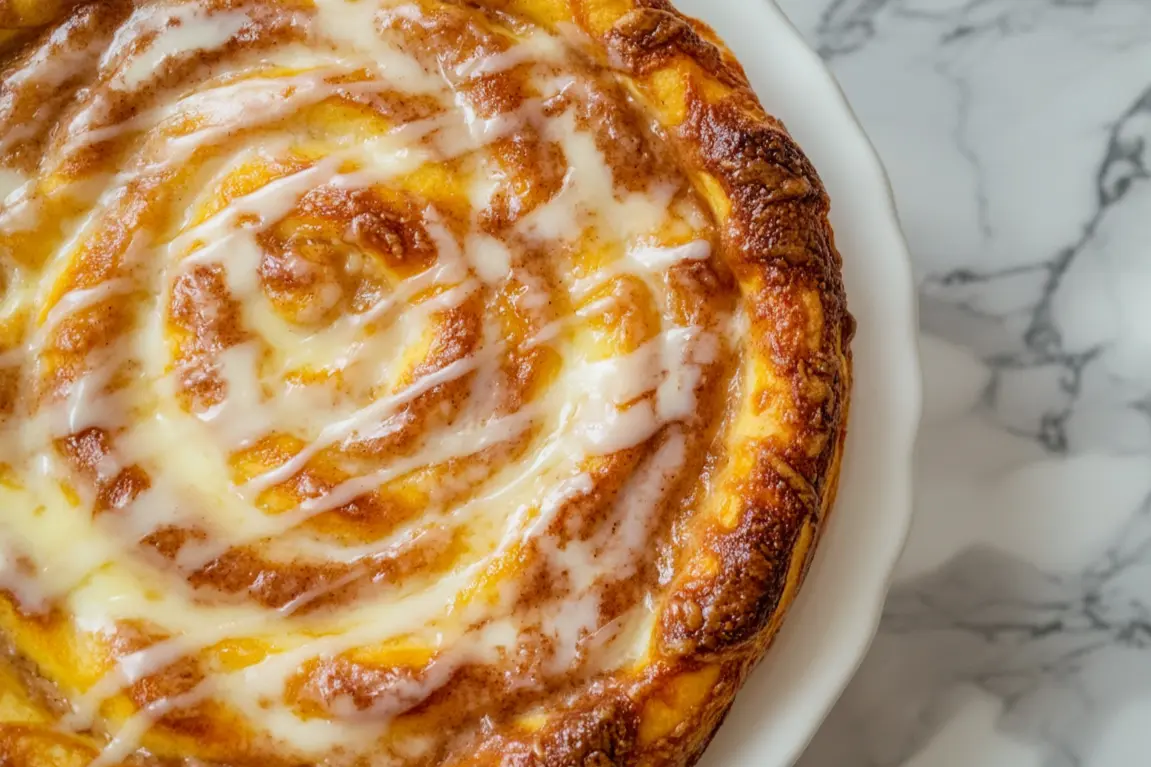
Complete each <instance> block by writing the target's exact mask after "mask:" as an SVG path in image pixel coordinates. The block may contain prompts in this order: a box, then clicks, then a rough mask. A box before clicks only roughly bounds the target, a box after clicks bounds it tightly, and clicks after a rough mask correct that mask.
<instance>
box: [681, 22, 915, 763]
mask: <svg viewBox="0 0 1151 767" xmlns="http://www.w3.org/2000/svg"><path fill="white" fill-rule="evenodd" d="M675 2H676V4H677V5H678V7H679V8H680V9H681V10H682V11H683V12H684V13H687V14H689V15H692V16H695V17H697V18H700V19H702V20H703V21H705V22H706V23H708V24H710V25H711V26H712V27H713V28H714V29H715V30H716V31H717V32H718V33H719V35H720V37H722V38H723V39H724V40H725V41H726V42H727V43H728V45H729V46H730V47H731V48H732V50H733V51H735V54H736V56H737V57H738V58H739V60H740V62H741V63H742V64H743V66H744V69H745V70H746V71H747V74H748V77H750V78H751V82H752V84H753V85H754V86H755V90H756V92H757V93H758V94H759V96H760V99H761V100H762V101H763V104H764V106H765V107H766V108H767V111H768V112H770V113H772V114H774V115H776V116H777V117H779V118H780V119H782V120H783V121H784V123H785V124H786V125H787V127H788V130H789V131H791V133H792V135H793V136H795V138H796V140H797V141H798V142H799V144H800V146H802V147H803V149H804V151H805V152H806V153H807V154H808V156H809V157H810V158H811V160H812V162H813V163H814V164H815V166H816V168H817V169H818V170H819V174H820V177H821V178H822V179H823V181H824V183H825V185H826V186H827V190H828V193H829V194H830V196H831V206H832V210H831V220H832V225H833V226H834V228H835V234H836V243H837V245H838V247H839V250H840V252H841V253H842V254H843V261H844V278H845V281H846V283H847V296H848V303H849V306H850V309H851V312H852V314H854V315H855V317H856V319H857V320H858V323H859V330H858V332H857V334H856V337H855V341H854V344H853V350H854V355H855V389H854V394H853V399H852V405H851V422H850V426H849V433H848V440H847V449H846V453H845V458H844V466H843V474H842V477H841V479H840V488H839V499H838V502H837V504H836V509H835V513H834V516H833V517H832V520H831V521H830V522H829V525H828V528H827V531H826V534H825V536H824V539H823V541H822V543H821V544H820V547H819V549H818V551H817V553H816V558H815V562H814V564H813V565H812V568H811V572H810V574H809V576H808V579H807V583H806V584H805V585H804V587H803V590H802V591H801V592H800V595H799V597H798V598H797V599H796V603H795V605H794V606H793V608H792V610H791V612H790V614H789V615H788V618H787V620H786V621H785V622H784V625H783V628H782V630H781V631H780V634H779V636H778V638H777V639H776V641H775V644H774V645H773V646H772V648H771V650H770V651H769V652H768V654H767V657H766V658H765V659H764V661H763V663H761V664H760V666H759V668H758V669H757V670H756V672H755V674H754V675H753V676H752V678H751V679H750V680H749V681H748V684H747V686H746V687H745V688H744V690H743V691H742V692H741V693H740V695H739V696H738V698H737V699H736V702H735V706H734V707H733V708H732V711H731V714H730V715H729V716H728V718H727V721H726V723H725V724H724V726H723V727H722V728H721V730H720V731H719V734H718V735H717V736H716V738H715V740H714V741H713V743H712V745H711V748H710V749H708V751H707V753H706V755H705V756H704V758H703V760H702V761H701V762H700V767H745V766H746V767H784V766H785V765H790V764H792V763H794V762H795V761H796V760H797V759H798V758H799V756H800V754H801V753H802V752H803V749H804V748H805V747H806V746H807V743H808V742H809V741H810V739H811V737H812V736H813V735H814V734H815V731H816V729H817V728H818V727H819V725H820V723H821V722H822V721H823V719H824V717H825V716H826V715H827V713H828V711H829V710H830V709H831V706H832V704H833V703H834V702H835V700H836V699H837V698H838V697H839V695H840V693H841V692H842V691H843V688H844V687H845V686H846V684H847V682H848V681H849V680H850V678H851V676H852V674H854V673H855V670H856V668H857V667H858V666H859V663H860V662H861V661H862V660H863V656H864V654H865V653H866V651H867V648H868V646H869V645H870V643H871V640H872V638H873V637H874V635H875V630H876V628H877V626H878V623H879V616H880V613H881V611H882V607H883V602H884V598H885V597H886V594H887V587H888V583H889V580H890V577H891V573H892V570H893V568H894V565H895V560H896V558H897V557H898V556H899V553H900V550H901V549H902V547H903V543H904V540H905V539H906V537H907V531H908V527H909V523H910V519H911V469H912V449H913V445H914V441H915V433H916V428H917V426H918V422H919V412H920V395H921V384H920V377H919V365H918V354H917V348H916V336H917V334H916V316H915V291H914V283H913V280H912V276H911V264H910V258H909V257H908V253H907V246H906V244H905V242H904V240H903V235H902V232H901V231H900V227H899V221H898V218H897V216H896V212H895V204H894V201H893V199H892V195H891V189H890V186H889V184H888V180H887V176H886V174H885V173H884V170H883V167H882V165H881V164H880V162H879V159H878V157H877V155H876V153H875V150H874V148H873V147H872V146H871V143H870V142H869V141H868V139H867V137H866V136H865V135H864V132H863V129H862V128H861V127H860V125H859V123H858V122H857V121H856V119H855V116H854V114H853V113H852V111H851V108H850V107H849V106H848V104H847V102H846V101H845V99H844V97H843V94H842V92H841V91H840V90H839V86H838V85H837V84H836V82H835V79H834V78H833V77H832V75H831V73H830V72H829V71H828V70H827V69H826V68H825V67H824V65H823V62H822V61H820V59H819V57H818V56H817V55H816V54H815V53H814V52H813V51H812V50H811V49H810V48H808V47H807V45H806V43H804V41H803V40H802V38H801V37H800V36H799V33H798V32H796V30H795V29H794V28H793V27H792V26H791V24H790V22H789V21H788V20H787V18H786V17H785V16H784V15H783V12H782V11H780V10H779V9H778V8H777V7H776V6H775V5H774V4H773V3H772V2H770V0H675Z"/></svg>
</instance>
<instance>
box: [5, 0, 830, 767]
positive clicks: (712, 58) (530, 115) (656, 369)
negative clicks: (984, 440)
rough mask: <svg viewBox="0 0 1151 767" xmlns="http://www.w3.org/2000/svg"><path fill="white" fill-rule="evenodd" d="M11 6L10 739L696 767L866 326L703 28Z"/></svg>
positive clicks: (771, 629) (383, 757)
mask: <svg viewBox="0 0 1151 767" xmlns="http://www.w3.org/2000/svg"><path fill="white" fill-rule="evenodd" d="M0 28H2V29H3V30H5V31H4V32H2V33H0V34H2V37H3V43H2V46H3V47H2V48H0V67H2V70H0V71H2V74H0V199H2V200H3V202H2V203H0V290H2V293H0V509H3V513H2V514H0V640H2V644H3V654H2V656H0V657H2V660H0V764H4V765H13V766H14V767H32V766H36V767H40V766H41V765H43V766H45V767H47V766H49V765H51V766H52V767H65V766H69V767H71V766H72V765H76V766H78V767H79V766H82V765H88V764H93V765H115V764H121V763H127V764H142V765H151V764H168V763H181V762H186V763H187V764H196V765H203V764H221V765H232V766H234V767H240V766H241V765H251V766H253V767H256V766H258V767H276V766H277V765H281V766H283V767H288V766H289V765H301V764H316V765H320V764H322V765H332V766H339V765H388V766H392V765H394V766H396V767H434V766H445V767H446V766H447V765H497V764H501V765H524V766H526V765H539V766H544V765H547V766H550V767H560V766H561V765H562V766H565V767H566V766H569V765H581V766H585V767H593V766H594V767H606V766H607V765H668V766H671V765H675V766H677V767H678V766H681V765H690V764H692V763H694V762H695V761H696V759H698V757H699V755H700V754H701V753H702V751H703V749H704V748H705V746H706V744H707V742H708V741H709V740H710V738H711V736H712V734H713V733H714V731H715V729H716V727H718V725H719V723H720V721H721V719H722V718H723V715H724V713H725V712H726V710H727V709H728V707H729V706H730V704H731V702H732V699H733V697H734V696H735V694H736V691H737V690H738V688H739V686H740V685H741V683H742V682H743V680H744V679H745V677H746V676H747V674H748V673H749V671H750V670H751V668H752V667H753V665H754V664H755V662H756V661H757V660H758V659H759V658H760V657H761V656H762V654H763V653H764V652H765V651H766V650H767V647H768V645H769V644H770V642H771V639H772V637H773V636H774V634H775V632H776V630H777V628H778V626H779V624H780V621H781V620H782V618H783V615H784V612H785V609H786V608H787V606H788V605H789V603H790V602H791V601H792V599H793V597H794V596H795V593H796V590H797V589H798V587H799V585H800V583H801V581H802V579H803V575H804V573H805V571H806V568H807V566H808V564H809V562H810V559H811V554H812V551H813V550H814V545H815V543H816V541H817V539H818V537H819V534H820V531H821V529H822V527H823V524H824V522H825V520H826V519H827V517H828V514H829V512H830V507H831V504H832V501H833V498H834V494H835V486H836V478H837V476H838V470H839V458H840V455H841V451H842V446H843V438H844V434H845V425H846V416H847V403H848V393H849V389H850V354H849V340H850V336H851V332H852V327H853V326H852V321H851V318H850V316H849V315H848V313H847V310H846V302H845V297H844V292H843V286H842V282H841V278H840V259H839V256H838V254H837V253H836V250H835V247H834V242H833V237H832V232H831V230H830V228H829V225H828V222H827V211H828V200H827V197H826V194H825V193H824V190H823V187H822V186H821V184H820V181H819V178H818V176H817V175H816V173H815V171H814V169H813V168H812V166H811V165H810V163H809V162H808V161H807V159H806V158H805V157H804V155H803V154H802V153H801V152H800V150H799V149H798V148H797V147H796V145H795V144H794V143H793V141H792V140H791V138H790V137H789V136H788V134H787V133H786V131H785V130H784V128H783V126H782V125H780V123H779V122H778V121H776V120H775V119H774V118H772V117H770V116H769V115H768V114H767V113H766V112H765V111H764V109H763V108H762V107H761V106H760V104H759V102H758V101H757V99H756V97H755V96H754V94H753V93H752V92H751V90H750V88H749V86H748V83H747V80H746V78H745V76H744V74H743V72H742V70H741V69H740V67H739V65H738V64H737V63H736V61H735V60H734V59H733V57H732V55H731V53H730V52H729V51H728V50H727V49H726V48H725V47H724V46H723V44H722V43H721V42H720V41H718V40H717V39H716V38H715V35H714V34H713V33H712V32H711V31H710V30H709V29H708V28H706V27H705V26H703V25H702V24H700V23H698V22H695V21H691V20H689V19H686V18H684V17H683V16H681V15H680V14H679V13H677V12H676V11H675V10H674V9H673V8H672V7H671V6H670V5H669V4H668V3H667V2H665V1H664V0H455V1H454V2H447V1H444V0H399V1H398V2H391V1H390V0H247V1H246V0H157V1H156V2H145V1H144V0H108V1H96V2H61V1H59V0H56V1H54V2H43V1H42V0H0Z"/></svg>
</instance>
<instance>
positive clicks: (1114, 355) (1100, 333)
mask: <svg viewBox="0 0 1151 767" xmlns="http://www.w3.org/2000/svg"><path fill="white" fill-rule="evenodd" d="M781 5H782V6H783V8H784V10H785V11H787V13H788V14H789V15H790V16H791V17H792V19H793V20H794V21H795V23H796V24H797V26H799V28H800V30H801V31H802V32H803V33H804V35H806V36H807V38H808V40H809V41H810V42H811V43H812V44H813V45H814V46H815V47H816V48H817V49H818V50H819V51H820V52H821V53H822V54H823V56H824V57H825V58H826V59H827V60H828V62H829V63H830V65H831V67H832V69H833V70H834V71H835V74H836V75H837V76H838V77H839V79H840V81H841V83H842V85H843V87H844V89H845V91H846V92H847V95H848V97H849V99H850V100H851V102H852V104H853V106H854V107H855V109H856V111H857V113H858V114H859V117H860V119H861V120H862V122H863V124H864V126H865V127H866V129H867V131H868V132H869V134H870V135H871V138H872V140H873V141H874V142H875V144H876V146H877V147H878V149H879V152H880V155H881V156H882V157H883V160H884V162H885V163H886V165H887V168H888V170H889V172H890V174H891V177H892V181H893V183H894V186H895V191H896V197H897V200H898V204H899V209H900V214H901V217H902V219H903V223H904V228H905V230H906V233H907V237H908V240H909V242H910V245H911V251H912V254H913V257H914V260H915V268H916V270H917V277H918V279H919V284H920V297H921V301H922V308H921V311H922V319H921V326H922V341H923V354H924V367H925V371H924V372H925V379H926V381H925V382H926V414H925V420H924V425H923V431H922V435H921V439H920V448H919V465H918V469H917V480H918V488H917V492H916V521H915V525H914V529H913V532H912V537H911V540H910V542H909V546H908V550H907V552H906V554H905V555H904V557H903V560H902V562H901V564H900V566H899V572H898V577H897V581H896V584H895V587H894V589H893V591H892V593H891V596H890V599H889V601H888V604H887V608H886V612H885V616H884V620H883V624H882V627H881V630H880V634H879V636H878V638H877V640H876V642H875V645H874V647H873V649H872V651H871V653H870V655H869V657H868V659H867V660H866V661H865V663H864V665H863V667H862V669H861V670H860V672H859V674H858V676H857V677H856V679H855V681H854V682H853V683H852V684H851V686H850V687H849V689H848V690H847V692H846V694H845V695H844V697H843V699H842V700H841V702H840V703H839V705H838V706H837V707H836V709H835V710H834V712H833V713H832V715H831V717H830V718H829V720H828V721H827V723H826V725H825V726H824V727H823V729H822V730H821V732H820V733H819V735H818V736H817V737H816V739H815V741H814V743H813V744H812V746H811V748H810V749H809V751H808V753H807V755H806V756H805V757H804V758H803V760H802V761H801V763H800V764H801V767H886V766H888V765H891V766H893V767H894V766H896V765H906V766H907V767H953V766H954V767H960V766H962V767H972V766H973V767H1079V766H1080V765H1082V767H1137V766H1138V765H1144V764H1151V755H1149V754H1151V1H1149V0H781ZM845 257H847V258H850V253H847V254H845ZM1140 307H1143V308H1140Z"/></svg>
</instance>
